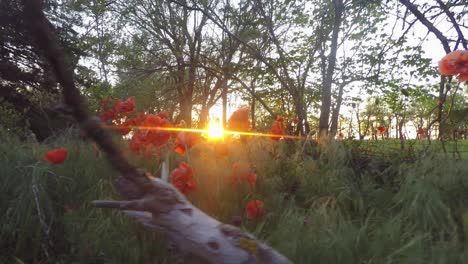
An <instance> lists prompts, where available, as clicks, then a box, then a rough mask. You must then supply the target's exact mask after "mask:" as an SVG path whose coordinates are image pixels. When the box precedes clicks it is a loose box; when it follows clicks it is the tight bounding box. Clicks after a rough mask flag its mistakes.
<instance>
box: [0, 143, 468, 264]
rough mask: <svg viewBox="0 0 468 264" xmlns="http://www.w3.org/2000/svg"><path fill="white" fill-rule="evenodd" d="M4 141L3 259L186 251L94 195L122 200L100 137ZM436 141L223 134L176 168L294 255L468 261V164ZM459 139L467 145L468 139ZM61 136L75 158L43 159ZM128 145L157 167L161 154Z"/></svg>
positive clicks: (221, 213)
mask: <svg viewBox="0 0 468 264" xmlns="http://www.w3.org/2000/svg"><path fill="white" fill-rule="evenodd" d="M2 142H3V143H2V144H0V168H1V171H2V176H1V177H0V179H1V183H0V188H1V189H0V201H1V202H0V210H1V211H2V212H4V217H2V218H1V220H0V226H1V231H0V234H1V240H0V241H1V242H0V248H1V252H2V254H1V258H0V262H1V263H173V262H174V261H175V258H176V257H177V254H174V253H171V252H172V251H171V250H170V249H169V247H168V245H167V244H166V243H165V241H164V239H163V238H162V237H160V236H158V234H156V233H153V232H148V230H147V229H145V228H144V227H142V226H141V225H139V224H138V223H135V222H134V221H132V220H131V219H128V218H127V217H125V216H124V215H123V214H122V213H119V212H111V211H106V210H102V209H96V208H93V207H92V206H91V204H90V202H91V201H92V200H95V199H108V198H115V199H118V196H117V194H116V192H115V191H114V189H113V187H112V184H111V182H112V179H113V178H114V176H115V175H114V172H113V171H112V170H111V169H110V167H109V165H108V164H107V162H106V160H105V159H104V158H102V157H98V156H96V153H95V152H94V150H93V148H92V146H91V143H89V142H83V141H80V140H79V139H78V138H77V137H75V136H73V135H72V134H67V135H64V136H62V137H59V138H57V139H55V140H50V141H49V142H48V143H47V144H38V143H33V142H31V143H25V142H19V141H17V140H15V139H14V138H13V137H12V136H11V135H6V134H3V135H2ZM410 143H411V142H406V144H407V145H410ZM425 143H426V142H416V143H415V144H414V149H413V150H408V149H405V150H400V149H399V148H398V147H399V146H398V142H397V141H377V142H372V141H367V142H363V143H358V142H349V141H345V142H334V141H331V142H323V143H321V144H319V145H315V144H314V145H312V144H309V143H306V144H303V142H298V141H292V142H281V141H280V142H274V141H271V140H267V139H249V140H247V141H246V142H242V141H239V142H237V141H233V142H231V143H230V144H229V145H228V154H227V155H226V156H224V155H223V156H217V155H219V153H218V152H217V151H216V144H215V143H209V142H201V143H199V144H197V145H195V146H194V148H193V149H191V150H190V151H189V153H188V155H187V156H185V157H180V156H178V155H177V154H175V153H171V154H170V156H169V160H170V167H171V169H172V168H175V167H176V166H177V164H178V162H179V161H181V160H185V161H187V162H188V163H189V164H191V165H192V166H193V168H194V170H195V171H196V174H195V178H196V181H197V183H198V184H199V188H198V191H197V192H194V193H192V194H189V196H188V197H189V199H190V200H191V201H192V202H193V203H194V204H195V205H197V206H198V207H200V208H201V209H203V210H204V211H205V212H207V213H208V214H210V215H211V216H214V217H216V218H218V219H220V220H222V221H223V222H226V223H230V222H231V219H232V217H234V216H241V217H242V228H243V229H245V230H247V231H249V232H251V233H253V234H255V235H256V236H257V237H259V238H262V239H264V240H266V241H267V242H268V243H269V244H270V245H271V246H273V247H274V248H275V249H277V250H279V251H280V252H281V253H283V254H285V255H286V256H288V257H289V258H290V259H291V260H292V261H294V262H295V263H466V259H468V249H467V247H466V236H467V234H468V230H467V228H468V203H467V202H468V163H467V162H466V160H459V159H458V158H454V157H453V155H452V154H450V153H449V154H443V153H441V152H440V151H436V150H435V149H433V148H429V149H427V150H425V149H426V148H425V146H426V144H425ZM431 144H432V146H436V145H437V144H436V143H435V142H432V143H431ZM453 144H454V143H449V144H448V146H450V147H453V146H454V145H453ZM458 144H459V145H461V146H463V147H464V148H465V150H466V145H467V144H466V141H465V142H463V144H460V143H458ZM121 145H122V146H121V147H122V149H124V150H125V149H126V146H125V143H124V142H122V144H121ZM461 146H459V148H460V149H461ZM56 147H66V148H67V149H68V151H69V156H68V158H67V160H66V162H65V163H63V164H58V165H52V164H48V163H46V162H45V161H43V160H42V156H43V154H44V153H45V152H46V151H47V150H49V149H51V148H56ZM127 155H128V156H129V157H131V158H132V159H133V162H134V163H135V164H139V166H142V167H146V168H147V169H148V170H149V171H151V172H152V173H154V174H155V175H158V173H159V165H158V160H157V159H154V160H144V159H142V158H140V157H135V156H134V155H131V154H130V153H127ZM214 158H217V160H218V161H217V162H215V161H214ZM240 160H242V161H247V162H250V163H251V164H252V166H253V168H254V170H255V172H256V174H257V183H256V186H255V188H251V187H249V186H248V185H247V184H246V185H238V186H233V185H232V184H230V183H229V180H228V179H229V176H230V175H231V174H232V164H233V163H234V162H236V161H240ZM250 199H259V200H261V201H263V202H264V203H265V211H266V213H265V215H264V216H262V217H261V218H259V219H257V220H249V219H246V217H245V214H244V206H245V202H246V201H247V200H250ZM465 226H466V227H465Z"/></svg>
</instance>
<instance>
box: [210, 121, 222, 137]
mask: <svg viewBox="0 0 468 264" xmlns="http://www.w3.org/2000/svg"><path fill="white" fill-rule="evenodd" d="M206 130H207V133H206V136H207V137H208V139H211V140H220V139H222V138H223V136H224V130H223V126H222V125H221V124H220V122H219V120H210V122H209V123H208V126H207V128H206Z"/></svg>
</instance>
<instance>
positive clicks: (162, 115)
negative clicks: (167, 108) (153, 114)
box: [158, 111, 169, 119]
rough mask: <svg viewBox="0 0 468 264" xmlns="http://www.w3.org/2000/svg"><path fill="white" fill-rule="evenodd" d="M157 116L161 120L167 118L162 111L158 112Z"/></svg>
mask: <svg viewBox="0 0 468 264" xmlns="http://www.w3.org/2000/svg"><path fill="white" fill-rule="evenodd" d="M158 116H159V117H160V118H162V119H167V118H168V117H169V115H168V114H167V113H166V112H164V111H161V112H159V113H158Z"/></svg>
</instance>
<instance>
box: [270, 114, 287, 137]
mask: <svg viewBox="0 0 468 264" xmlns="http://www.w3.org/2000/svg"><path fill="white" fill-rule="evenodd" d="M283 122H284V118H283V117H281V116H278V117H277V118H276V123H275V124H273V126H272V127H271V130H270V132H271V134H274V135H278V136H272V137H271V139H273V140H275V141H278V140H279V139H280V138H281V136H282V135H286V131H285V130H284V124H283Z"/></svg>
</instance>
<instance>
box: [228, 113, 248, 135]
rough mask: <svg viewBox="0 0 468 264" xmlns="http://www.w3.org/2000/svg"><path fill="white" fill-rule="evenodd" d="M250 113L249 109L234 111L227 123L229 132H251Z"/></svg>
mask: <svg viewBox="0 0 468 264" xmlns="http://www.w3.org/2000/svg"><path fill="white" fill-rule="evenodd" d="M249 112H250V110H249V109H248V108H239V109H237V110H236V111H234V113H232V115H231V117H229V120H228V122H227V126H228V128H229V130H231V131H240V132H243V131H247V130H249V127H250V121H249Z"/></svg>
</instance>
